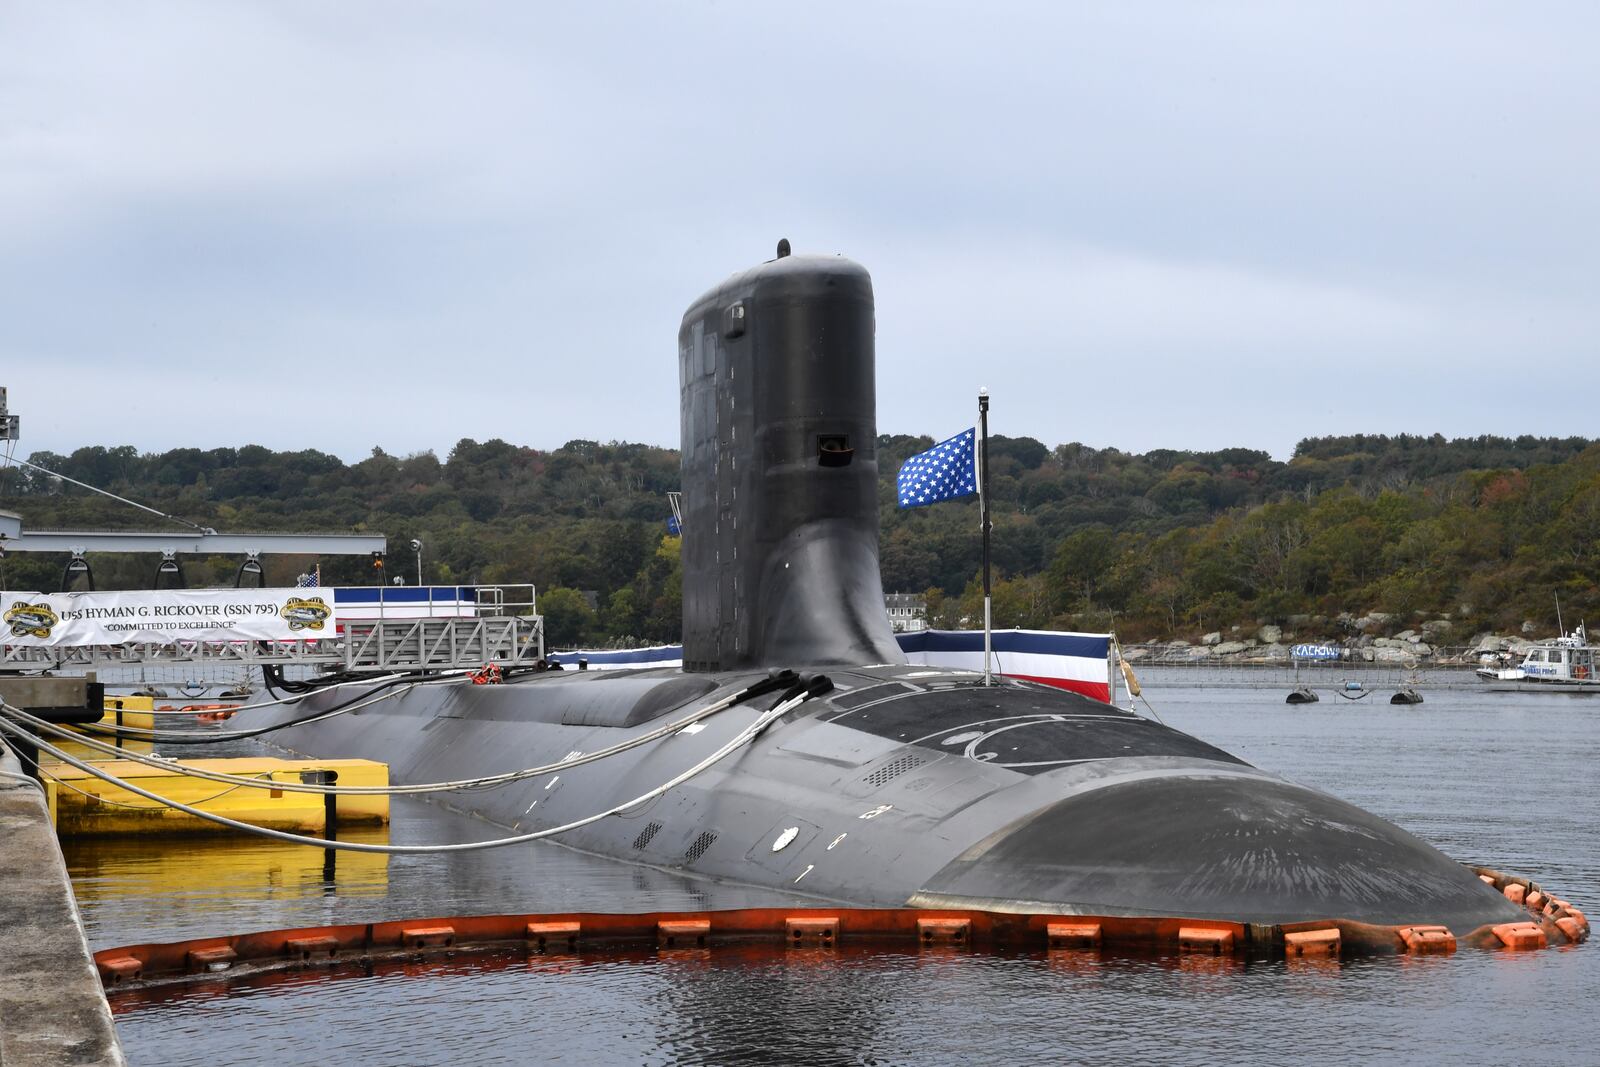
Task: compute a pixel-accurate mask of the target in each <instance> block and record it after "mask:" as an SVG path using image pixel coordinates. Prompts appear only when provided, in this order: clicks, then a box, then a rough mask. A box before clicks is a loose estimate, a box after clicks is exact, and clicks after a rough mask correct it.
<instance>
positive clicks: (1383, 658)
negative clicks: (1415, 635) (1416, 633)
mask: <svg viewBox="0 0 1600 1067" xmlns="http://www.w3.org/2000/svg"><path fill="white" fill-rule="evenodd" d="M1413 656H1414V654H1413V653H1412V651H1411V649H1410V648H1409V647H1408V648H1392V647H1391V648H1375V649H1373V650H1372V661H1373V662H1374V663H1404V662H1406V661H1407V660H1409V659H1412V658H1413Z"/></svg>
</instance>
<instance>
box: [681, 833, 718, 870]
mask: <svg viewBox="0 0 1600 1067" xmlns="http://www.w3.org/2000/svg"><path fill="white" fill-rule="evenodd" d="M716 839H717V835H716V834H714V833H712V832H711V831H709V830H706V831H702V832H701V834H700V836H699V837H697V838H695V839H694V841H693V843H691V844H690V845H689V851H687V852H685V853H684V854H683V861H684V862H685V863H693V862H694V861H695V860H697V859H699V858H700V857H701V856H704V855H705V854H706V849H708V848H710V847H711V842H713V841H715V840H716Z"/></svg>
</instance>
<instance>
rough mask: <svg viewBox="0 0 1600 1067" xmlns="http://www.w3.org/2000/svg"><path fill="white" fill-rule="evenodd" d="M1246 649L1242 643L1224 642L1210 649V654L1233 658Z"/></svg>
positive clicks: (1246, 646)
mask: <svg viewBox="0 0 1600 1067" xmlns="http://www.w3.org/2000/svg"><path fill="white" fill-rule="evenodd" d="M1248 647H1249V646H1248V645H1246V644H1245V643H1244V642H1243V641H1224V642H1222V643H1221V644H1220V645H1217V646H1215V647H1214V648H1212V649H1211V654H1212V655H1213V656H1235V655H1238V654H1239V653H1240V652H1243V651H1244V650H1245V649H1246V648H1248Z"/></svg>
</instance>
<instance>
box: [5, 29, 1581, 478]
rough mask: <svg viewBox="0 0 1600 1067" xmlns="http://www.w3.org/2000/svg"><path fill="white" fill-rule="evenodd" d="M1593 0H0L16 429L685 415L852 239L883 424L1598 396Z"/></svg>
mask: <svg viewBox="0 0 1600 1067" xmlns="http://www.w3.org/2000/svg"><path fill="white" fill-rule="evenodd" d="M1597 41H1600V6H1597V5H1595V4H1593V3H1574V4H1555V3H1551V4H1528V5H1509V4H1501V3H1496V4H1487V3H1485V4H1473V3H1461V2H1451V3H1438V4H1429V3H1400V4H1395V3H1373V4H1359V3H1350V2H1347V0H1340V2H1338V3H1332V2H1330V3H1325V4H1320V5H1312V4H1308V3H1289V4H1285V3H1277V2H1274V3H1260V4H1254V3H1246V4H1228V3H1177V2H1174V3H1171V4H1134V3H1115V4H1111V3H1072V4H1069V3H1052V2H1041V3H1037V4H997V3H983V4H978V3H972V2H970V0H967V2H962V3H939V2H933V0H915V2H908V3H873V2H869V0H849V2H845V3H837V4H835V3H828V2H818V0H808V2H807V3H804V4H800V3H789V4H783V5H778V4H765V3H754V2H737V3H735V2H728V0H718V2H693V3H675V4H668V3H659V2H657V3H640V4H620V3H619V4H607V3H594V4H524V3H512V2H503V3H464V2H461V0H451V2H448V3H437V4H429V3H405V4H396V3H353V2H349V0H343V2H340V3H328V2H321V0H318V2H307V3H285V2H273V3H262V4H247V3H235V4H228V3H217V2H209V0H208V2H195V3H189V4H159V3H149V2H141V3H138V4H127V3H106V4H90V3H78V4H64V3H55V2H44V0H40V2H36V3H19V2H15V0H4V2H0V385H5V386H9V387H10V399H11V409H12V411H13V412H14V413H20V414H21V416H22V420H23V421H22V429H23V436H22V442H21V446H20V449H19V451H20V452H21V453H22V454H24V455H26V454H28V453H29V452H32V451H35V450H40V449H49V450H52V451H59V452H64V451H70V450H71V449H73V448H76V447H79V446H81V445H86V444H105V445H117V444H132V445H135V446H136V447H138V448H139V449H140V450H141V451H157V450H163V449H167V448H173V447H179V446H197V447H216V446H219V445H243V444H248V443H258V444H264V445H268V446H271V447H275V448H306V447H311V448H319V449H322V450H325V451H329V452H333V453H336V454H338V455H340V456H343V457H345V458H347V459H359V458H361V457H363V456H365V455H366V454H368V453H369V452H370V450H371V449H372V447H373V446H380V447H382V448H383V449H385V450H386V451H389V452H391V453H409V452H415V451H421V450H425V449H432V450H434V451H435V452H437V453H438V454H439V455H440V456H441V458H442V457H443V456H444V455H445V454H446V453H447V452H448V451H449V449H450V447H451V446H452V445H453V444H454V443H455V442H456V441H457V440H458V439H460V438H462V437H472V438H476V439H478V440H484V439H487V438H490V437H501V438H504V439H506V440H508V441H511V442H514V443H517V444H525V445H531V446H535V447H539V448H553V447H556V446H559V445H560V444H561V443H562V442H564V441H566V440H569V439H571V438H576V437H584V438H595V439H599V440H613V439H616V440H630V441H644V442H648V443H651V444H659V445H670V446H676V444H677V434H678V414H677V365H676V351H675V345H676V340H675V339H676V333H677V326H678V320H679V317H680V316H681V314H682V312H683V310H684V309H685V308H686V307H687V305H688V304H689V303H690V301H692V300H693V299H694V298H695V297H696V296H697V295H699V294H700V293H701V292H703V291H704V290H706V289H707V288H709V287H711V286H712V285H714V284H716V283H717V282H719V281H720V280H722V279H723V278H724V277H726V276H727V275H728V274H730V273H733V272H734V271H736V270H741V269H743V268H745V267H747V266H749V265H751V264H753V263H755V262H758V261H760V260H763V259H767V258H769V257H770V256H771V255H772V249H773V246H774V243H775V242H776V240H777V238H779V237H780V236H786V237H788V238H789V239H790V240H791V241H792V242H793V244H794V246H795V248H796V250H797V251H805V252H829V253H832V252H839V253H843V254H845V255H847V256H850V257H852V258H854V259H857V260H859V261H860V262H861V263H863V264H865V265H866V267H867V268H868V269H869V270H871V271H872V274H873V279H874V285H875V287H876V292H877V298H878V382H879V385H878V425H879V429H880V431H881V432H886V433H927V434H932V435H935V436H939V437H943V436H947V435H949V434H951V433H954V432H955V431H956V430H958V429H960V428H962V427H964V426H968V425H971V423H972V421H973V420H974V418H975V415H974V408H975V399H974V397H975V394H976V392H977V389H978V387H979V386H980V385H986V386H988V387H989V389H990V390H991V392H992V393H993V395H994V413H993V423H992V425H993V429H994V431H995V432H998V433H1006V434H1014V435H1015V434H1027V435H1031V436H1034V437H1037V438H1039V439H1041V440H1043V441H1045V442H1046V443H1047V444H1052V445H1053V444H1057V443H1061V442H1066V441H1073V440H1078V441H1084V442H1087V443H1089V444H1093V445H1098V446H1105V445H1115V446H1117V447H1121V448H1125V449H1130V450H1134V451H1145V450H1147V449H1150V448H1157V447H1168V448H1216V447H1223V446H1247V447H1254V448H1262V449H1266V450H1268V451H1270V452H1272V453H1273V454H1274V455H1275V456H1277V457H1279V458H1287V457H1288V455H1289V453H1290V452H1291V450H1292V449H1293V447H1294V444H1295V442H1296V441H1297V440H1299V439H1300V438H1302V437H1305V436H1308V435H1319V434H1342V433H1355V432H1384V433H1399V432H1413V433H1432V432H1440V433H1444V434H1446V435H1448V436H1461V435H1472V434H1479V433H1497V434H1520V433H1534V434H1559V435H1569V434H1580V435H1585V436H1596V435H1600V417H1597V415H1596V412H1597V390H1600V358H1597V355H1600V353H1597V338H1600V301H1597V300H1596V285H1597V280H1600V165H1597V164H1600V91H1597V90H1600V74H1597V72H1600V63H1597V62H1596V59H1595V55H1596V48H1595V45H1596V42H1597Z"/></svg>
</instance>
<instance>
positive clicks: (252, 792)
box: [44, 756, 389, 836]
mask: <svg viewBox="0 0 1600 1067" xmlns="http://www.w3.org/2000/svg"><path fill="white" fill-rule="evenodd" d="M95 766H96V768H98V769H100V770H103V771H105V772H106V773H108V774H110V775H113V776H115V777H117V778H123V779H126V780H127V781H130V782H133V783H135V784H137V785H139V786H140V787H142V788H144V789H148V790H150V792H152V793H155V794H157V795H159V796H163V797H167V798H168V799H171V800H175V801H178V802H180V803H183V804H187V805H189V806H190V807H194V808H200V809H201V810H203V811H208V812H212V813H213V814H216V815H225V816H227V817H228V818H230V819H237V820H239V821H240V822H247V823H250V824H252V825H255V826H265V827H267V828H269V829H273V830H287V831H290V832H292V833H313V834H318V835H324V836H325V835H326V833H327V830H328V825H329V823H330V822H331V823H332V824H333V825H334V826H335V827H338V826H352V825H363V824H367V825H371V824H378V825H381V824H383V823H386V822H388V821H389V798H388V796H386V795H383V794H367V795H357V796H335V795H331V794H324V793H298V792H290V791H289V790H285V789H270V788H268V789H260V788H256V787H254V786H246V785H229V784H227V783H225V782H214V781H211V780H209V779H205V778H195V777H192V776H190V775H186V774H184V773H183V768H185V767H194V768H198V769H202V770H208V771H221V772H223V773H226V774H235V775H240V776H243V777H250V778H261V779H263V780H264V781H272V782H323V783H325V784H332V785H349V786H386V785H388V784H389V768H388V766H387V765H386V764H382V763H374V762H373V761H371V760H359V759H334V760H286V759H275V758H272V757H268V756H259V757H256V756H252V757H245V758H236V759H197V760H182V761H176V760H175V761H173V766H172V767H170V768H168V767H151V766H147V765H145V764H143V763H135V762H133V761H131V760H107V761H105V762H101V763H96V764H95ZM44 770H45V772H46V775H47V780H46V782H45V788H46V792H47V794H48V798H49V803H50V816H51V818H52V820H53V821H54V823H55V827H56V833H58V834H60V835H61V836H69V835H88V834H193V833H228V832H231V831H229V830H228V829H227V828H226V827H222V826H218V825H217V824H216V823H212V822H207V821H206V820H204V819H200V818H197V817H195V816H193V815H189V814H187V813H185V812H181V811H177V810H175V809H173V808H169V807H167V806H166V805H164V804H158V803H156V802H155V801H153V800H149V799H147V798H145V797H142V796H139V795H138V794H137V793H132V792H129V791H128V790H126V789H123V788H121V787H120V786H115V785H112V784H111V783H109V782H107V781H104V780H103V779H100V778H97V777H95V776H94V775H92V774H90V773H89V772H87V771H82V770H79V769H78V768H76V767H70V766H67V765H65V764H52V763H50V762H48V761H47V762H46V763H45V764H44ZM57 779H59V780H57Z"/></svg>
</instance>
